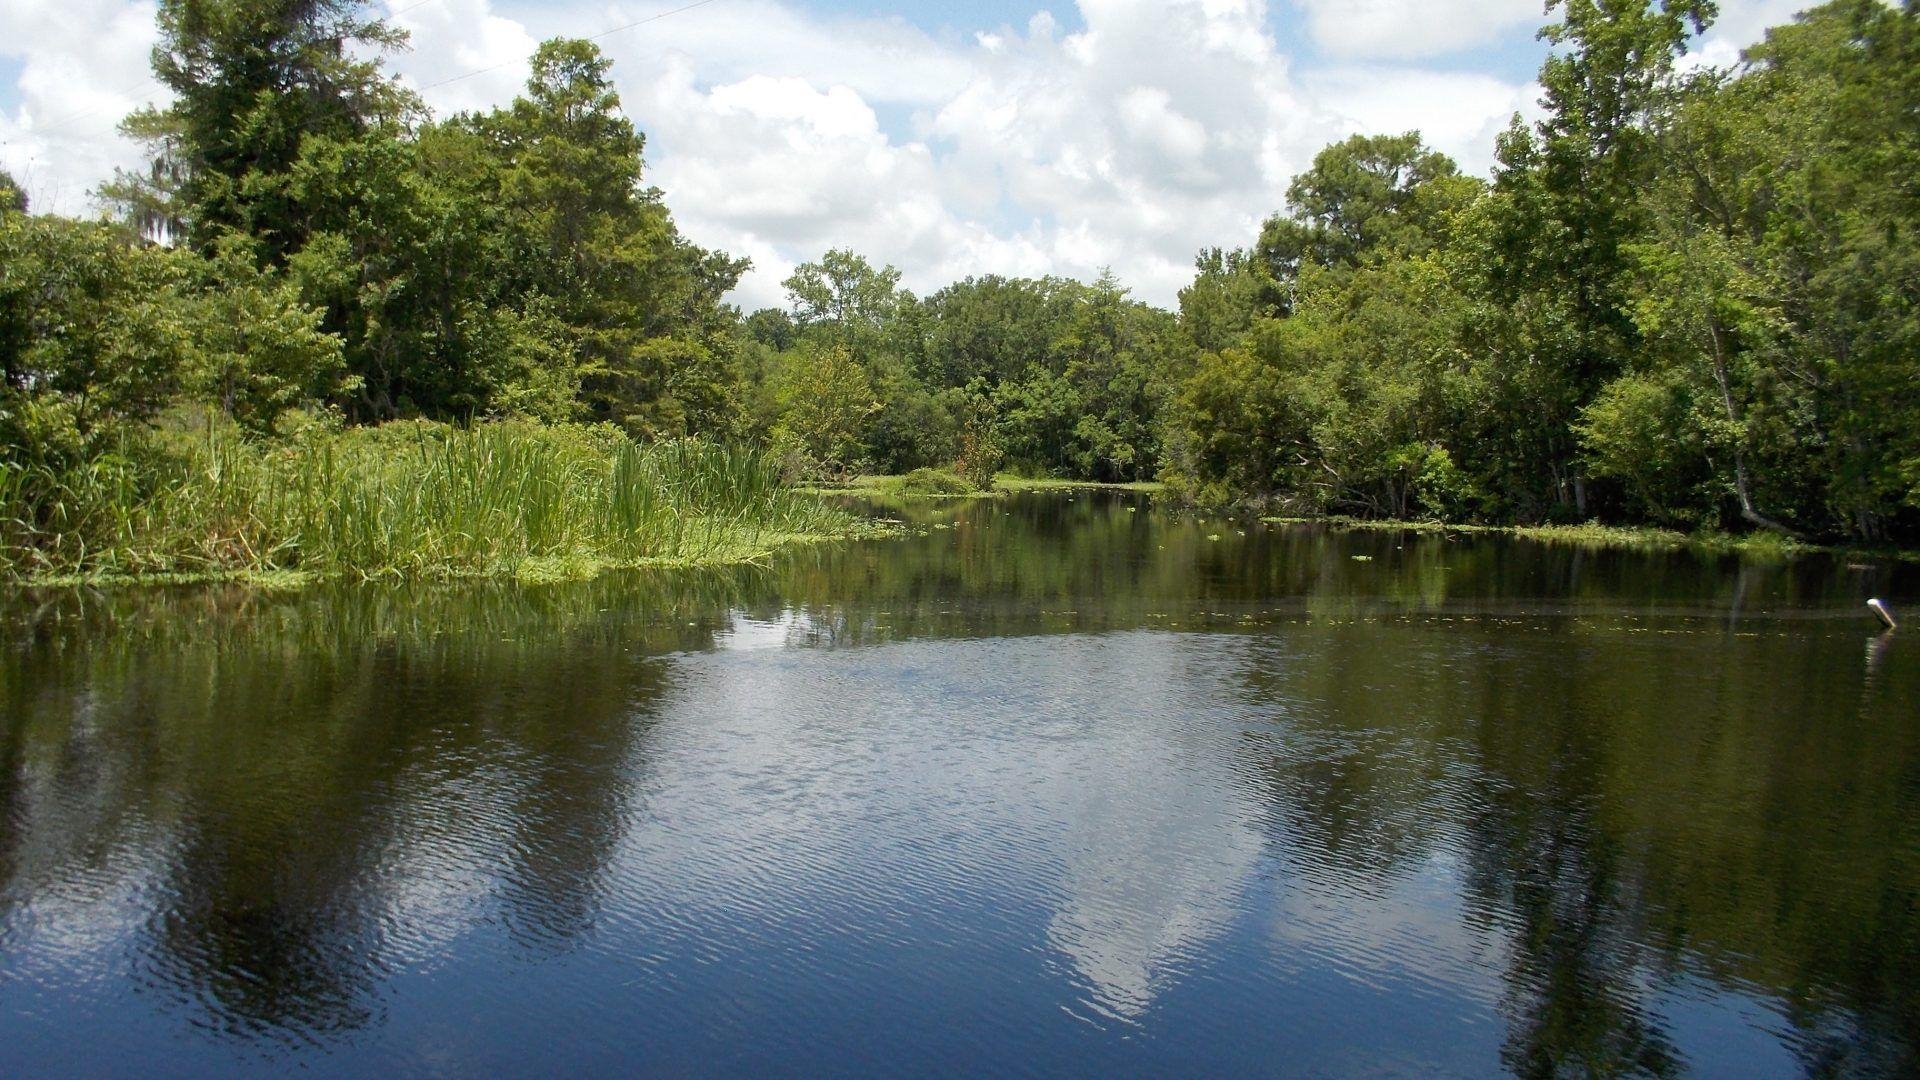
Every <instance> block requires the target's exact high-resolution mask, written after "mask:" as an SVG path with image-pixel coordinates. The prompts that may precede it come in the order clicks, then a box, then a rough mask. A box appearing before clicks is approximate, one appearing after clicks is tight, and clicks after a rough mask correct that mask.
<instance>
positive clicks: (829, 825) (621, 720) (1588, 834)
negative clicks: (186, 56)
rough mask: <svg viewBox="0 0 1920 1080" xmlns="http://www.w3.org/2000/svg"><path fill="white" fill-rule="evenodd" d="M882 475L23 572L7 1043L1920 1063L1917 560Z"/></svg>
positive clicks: (31, 1066) (244, 1066)
mask: <svg viewBox="0 0 1920 1080" xmlns="http://www.w3.org/2000/svg"><path fill="white" fill-rule="evenodd" d="M910 514H911V515H912V516H914V517H915V518H917V519H918V520H919V521H921V523H922V524H924V525H929V526H931V527H930V528H928V529H927V531H926V533H925V534H924V535H923V536H920V537H917V538H914V539H909V540H903V541H893V542H885V543H872V544H861V545H846V546H840V547H830V548H817V549H809V550H804V551H799V552H794V553H790V554H788V555H785V556H782V557H780V558H777V559H776V560H774V561H773V563H772V564H771V565H769V566H767V567H762V568H745V569H741V570H735V571H728V572H724V573H703V574H678V575H668V574H636V575H628V576H623V577H613V578H606V579H602V580H599V581H595V582H590V583H585V584H578V585H568V586H552V587H527V588H514V587H502V586H466V587H453V588H444V587H443V588H413V589H408V588H401V587H387V586H382V587H372V586H363V587H354V588H345V587H342V588H337V589H328V590H319V591H311V592H304V593H294V594H277V595H276V594H259V593H254V592H249V591H247V590H242V589H232V588H217V589H183V590H148V591H140V592H121V593H83V592H62V593H46V594H36V595H33V596H29V597H22V598H19V599H17V600H16V601H15V602H13V603H12V604H11V606H10V607H8V608H7V609H6V611H5V613H4V616H3V619H4V621H0V626H4V629H5V639H4V640H5V651H4V655H0V1074H6V1075H11V1076H28V1075H34V1076H42V1075H66V1074H89V1075H114V1074H118V1075H129V1074H138V1075H141V1076H154V1075H180V1076H197V1075H206V1074H209V1073H215V1072H231V1071H244V1072H254V1073H278V1072H281V1071H284V1070H286V1069H288V1068H300V1069H302V1070H304V1071H306V1072H309V1073H313V1074H319V1075H368V1074H380V1075H389V1074H392V1073H395V1072H399V1073H403V1074H439V1073H452V1074H460V1075H472V1074H486V1073H494V1074H506V1075H519V1074H530V1073H539V1074H551V1073H556V1072H562V1071H567V1072H571V1071H579V1070H595V1071H600V1072H613V1071H615V1070H618V1071H620V1072H623V1073H631V1072H647V1073H655V1074H667V1075H675V1074H682V1075H684V1074H700V1075H714V1074H733V1075H740V1074H752V1075H814V1074H820V1073H832V1074H862V1073H889V1074H894V1073H947V1074H975V1073H980V1072H995V1073H1000V1072H1014V1073H1031V1074H1039V1075H1064V1074H1072V1075H1086V1074H1100V1073H1105V1072H1111V1071H1116V1070H1124V1071H1127V1072H1135V1073H1137V1072H1152V1073H1176V1074H1188V1075H1221V1074H1246V1073H1256V1074H1270V1073H1285V1074H1288V1075H1340V1076H1344V1075H1368V1076H1374V1075H1406V1076H1415V1075H1417V1076H1426V1075H1436V1074H1438V1075H1448V1074H1451V1075H1488V1074H1497V1073H1500V1072H1502V1071H1508V1072H1517V1073H1523V1074H1542V1073H1549V1072H1552V1071H1554V1070H1556V1069H1558V1070H1560V1071H1561V1072H1563V1073H1569V1074H1581V1073H1586V1072H1593V1071H1604V1072H1617V1071H1632V1072H1641V1073H1652V1074H1679V1073H1689V1074H1699V1075H1720V1076H1767V1075H1794V1074H1800V1073H1815V1074H1824V1073H1832V1074H1849V1075H1858V1074H1869V1075H1870V1074H1875V1073H1878V1074H1885V1075H1897V1074H1911V1073H1913V1072H1914V1071H1915V1070H1916V1068H1920V722H1917V719H1920V718H1917V716H1916V714H1920V709H1916V708H1915V706H1916V703H1920V635H1916V634H1915V633H1913V632H1911V630H1912V628H1909V630H1908V631H1903V632H1902V633H1900V634H1895V635H1892V636H1891V637H1883V636H1881V635H1879V634H1878V633H1877V632H1876V630H1877V628H1876V626H1875V625H1874V624H1873V623H1872V622H1871V621H1870V620H1869V618H1868V617H1867V615H1866V612H1865V609H1864V607H1863V606H1862V601H1863V599H1864V598H1865V597H1866V596H1868V595H1879V596H1883V597H1887V598H1889V599H1890V600H1892V602H1893V604H1894V607H1895V610H1896V611H1901V610H1903V609H1904V610H1907V611H1910V612H1911V613H1912V614H1913V615H1914V616H1915V618H1916V621H1920V573H1917V572H1916V571H1920V567H1915V566H1912V565H1900V564H1895V563H1888V562H1885V561H1880V560H1867V561H1865V562H1856V563H1854V564H1851V565H1850V564H1849V563H1848V562H1847V561H1845V560H1827V559H1808V560H1800V561H1797V562H1792V563H1752V562H1749V563H1742V562H1740V561H1739V560H1735V559H1728V558H1719V557H1710V556H1703V555H1698V554H1686V553H1680V554H1636V553H1626V552H1596V551H1589V550H1582V549H1578V548H1569V547H1553V546H1543V545H1538V544H1531V543H1524V542H1518V541H1510V540H1505V539H1501V538H1489V537H1479V538H1467V537H1452V538H1448V537H1439V536H1427V537H1422V536H1414V535H1403V534H1392V533H1348V534H1341V533H1333V532H1327V531H1324V530H1319V529H1312V528H1298V527H1296V528H1284V529H1273V530H1267V529H1262V528H1259V527H1254V528H1250V529H1249V528H1245V527H1243V526H1237V525H1233V524H1230V523H1226V522H1221V521H1218V520H1214V521H1180V520H1175V519H1173V518H1170V517H1168V516H1165V515H1163V514H1160V513H1158V512H1156V511H1155V510H1154V509H1153V508H1152V506H1151V505H1150V504H1149V503H1147V502H1145V501H1144V500H1141V499H1137V498H1134V497H1128V496H1090V495H1087V494H1081V495H1077V496H1073V497H1071V498H1070V497H1068V496H1063V495H1042V496H1028V497H1021V498H1015V499H1007V500H999V501H993V502H977V503H948V504H941V505H938V506H930V505H926V504H923V505H922V506H921V507H920V508H918V509H915V510H912V511H910ZM1243 533H1244V535H1243Z"/></svg>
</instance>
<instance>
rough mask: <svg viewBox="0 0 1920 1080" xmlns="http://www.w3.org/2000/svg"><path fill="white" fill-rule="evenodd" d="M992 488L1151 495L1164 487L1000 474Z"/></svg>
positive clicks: (1139, 482) (1150, 483)
mask: <svg viewBox="0 0 1920 1080" xmlns="http://www.w3.org/2000/svg"><path fill="white" fill-rule="evenodd" d="M993 486H994V488H995V489H997V490H999V491H1072V490H1075V489H1080V488H1092V489H1097V490H1102V491H1135V492H1141V493H1144V494H1153V493H1155V492H1158V491H1161V490H1162V489H1164V488H1165V487H1166V485H1165V484H1162V483H1160V482H1159V481H1158V480H1136V481H1134V482H1132V483H1128V484H1108V483H1101V482H1099V481H1096V480H1063V479H1060V478H1059V477H1052V476H1038V477H1036V476H1015V475H1014V474H1012V473H1001V474H1000V475H999V476H996V477H994V478H993Z"/></svg>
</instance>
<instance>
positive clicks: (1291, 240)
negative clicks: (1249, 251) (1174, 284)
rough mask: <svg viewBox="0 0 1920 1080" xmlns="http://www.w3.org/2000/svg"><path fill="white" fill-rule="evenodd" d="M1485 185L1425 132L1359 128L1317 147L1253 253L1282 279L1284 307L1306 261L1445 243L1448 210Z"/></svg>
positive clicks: (1355, 261) (1354, 260)
mask: <svg viewBox="0 0 1920 1080" xmlns="http://www.w3.org/2000/svg"><path fill="white" fill-rule="evenodd" d="M1482 186H1483V185H1481V184H1480V182H1479V181H1477V180H1473V179H1470V178H1467V177H1462V176H1461V175H1460V170H1459V167H1458V166H1457V165H1455V164H1454V162H1453V159H1452V158H1449V157H1447V156H1446V155H1445V154H1442V153H1439V152H1437V151H1434V150H1431V149H1429V148H1428V147H1427V146H1426V145H1425V144H1424V143H1422V142H1421V140H1420V133H1419V132H1417V131H1409V132H1407V133H1405V134H1403V135H1355V136H1352V137H1350V138H1348V139H1345V140H1343V141H1341V142H1337V143H1334V144H1333V145H1331V146H1328V147H1327V148H1326V149H1324V150H1322V151H1320V152H1319V153H1318V154H1316V155H1314V159H1313V167H1312V168H1310V169H1308V170H1307V171H1306V172H1304V173H1301V174H1300V175H1299V176H1297V177H1295V178H1294V180H1293V183H1292V184H1290V185H1288V187H1287V207H1288V211H1289V212H1288V213H1287V214H1284V215H1282V214H1276V215H1274V216H1273V217H1271V218H1268V219H1267V222H1266V224H1265V225H1263V226H1262V227H1261V229H1260V237H1259V240H1258V241H1257V242H1256V243H1255V245H1254V252H1255V255H1256V257H1257V259H1258V261H1259V262H1260V264H1262V265H1263V266H1264V268H1265V270H1266V272H1267V275H1268V276H1269V277H1271V278H1272V280H1273V281H1274V282H1276V283H1277V284H1278V286H1279V291H1278V293H1277V294H1276V295H1274V297H1273V301H1274V303H1276V304H1277V306H1279V307H1280V308H1281V309H1282V310H1283V311H1284V310H1285V309H1286V308H1287V307H1288V305H1290V304H1291V302H1292V290H1293V286H1294V283H1295V282H1296V281H1297V280H1298V278H1299V276H1300V274H1301V271H1302V270H1303V269H1304V268H1306V267H1320V268H1323V269H1336V268H1353V267H1357V266H1360V265H1362V264H1363V263H1365V262H1367V261H1368V260H1370V259H1375V258H1380V257H1386V256H1392V255H1417V254H1420V253H1422V252H1425V251H1430V250H1432V249H1433V248H1434V247H1436V246H1438V245H1439V244H1440V243H1442V242H1443V241H1444V240H1445V238H1446V236H1447V230H1448V227H1449V218H1450V215H1451V214H1453V213H1454V212H1455V211H1457V210H1458V209H1459V208H1460V207H1461V206H1462V205H1463V204H1465V203H1469V202H1471V201H1473V199H1475V198H1477V197H1478V195H1479V193H1480V189H1481V187H1482Z"/></svg>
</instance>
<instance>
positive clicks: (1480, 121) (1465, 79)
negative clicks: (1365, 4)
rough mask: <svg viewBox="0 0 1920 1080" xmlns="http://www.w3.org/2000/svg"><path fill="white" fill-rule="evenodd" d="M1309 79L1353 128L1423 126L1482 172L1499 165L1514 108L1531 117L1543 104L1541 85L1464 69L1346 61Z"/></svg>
mask: <svg viewBox="0 0 1920 1080" xmlns="http://www.w3.org/2000/svg"><path fill="white" fill-rule="evenodd" d="M1303 84H1304V85H1305V86H1306V87H1307V88H1308V89H1309V90H1310V91H1311V92H1312V93H1313V95H1314V97H1315V98H1316V99H1318V100H1321V101H1326V102H1329V103H1330V105H1329V107H1330V108H1332V109H1334V110H1336V111H1337V112H1338V114H1339V116H1340V118H1341V119H1342V121H1344V122H1345V124H1346V125H1347V127H1348V128H1349V129H1350V130H1352V131H1356V132H1370V133H1381V132H1386V133H1394V134H1397V133H1399V132H1403V131H1416V130H1417V131H1419V132H1420V134H1421V136H1422V138H1424V139H1425V140H1426V142H1427V144H1428V145H1429V146H1432V147H1435V148H1436V149H1439V150H1442V151H1445V152H1446V153H1448V154H1450V155H1452V157H1453V159H1454V160H1455V161H1458V162H1459V163H1460V167H1461V169H1462V170H1464V171H1466V172H1469V173H1472V174H1474V175H1485V174H1486V173H1487V171H1488V170H1489V169H1491V168H1492V167H1493V144H1494V138H1495V137H1496V136H1497V135H1499V133H1500V132H1501V130H1502V129H1504V128H1505V127H1506V125H1507V121H1508V119H1509V118H1510V117H1511V116H1512V115H1513V114H1514V113H1516V112H1518V113H1521V114H1522V115H1524V116H1527V117H1529V118H1531V117H1533V116H1534V115H1536V114H1538V113H1539V111H1540V108H1539V103H1538V99H1539V96H1540V95H1539V88H1538V87H1537V86H1534V85H1532V84H1528V85H1524V86H1522V85H1516V84H1514V83H1509V82H1505V81H1503V80H1500V79H1495V78H1492V77H1490V76H1486V75H1474V74H1467V73H1460V72H1437V71H1421V70H1418V69H1406V68H1390V67H1376V66H1364V67H1361V66H1356V67H1341V68H1332V69H1327V70H1324V71H1319V72H1315V73H1313V74H1312V75H1309V76H1307V77H1306V78H1305V79H1304V80H1303Z"/></svg>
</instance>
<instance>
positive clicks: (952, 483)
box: [804, 469, 1166, 499]
mask: <svg viewBox="0 0 1920 1080" xmlns="http://www.w3.org/2000/svg"><path fill="white" fill-rule="evenodd" d="M1165 486H1166V485H1164V484H1161V483H1159V482H1158V481H1153V480H1142V481H1137V482H1134V483H1130V484H1109V483H1102V482H1100V481H1097V480H1063V479H1060V478H1058V477H1032V476H1016V475H1014V474H1013V473H1001V474H999V475H998V476H995V477H994V478H993V486H992V487H991V488H980V487H976V486H974V485H973V483H972V482H971V481H969V480H967V479H966V478H965V477H962V476H961V475H959V474H958V473H955V472H951V471H948V470H946V469H915V470H914V471H912V472H910V473H907V474H906V475H905V476H886V475H878V474H864V475H861V476H855V477H852V478H850V479H848V480H847V481H846V482H845V483H840V484H831V485H827V484H823V485H820V486H817V487H811V488H806V489H804V490H806V491H810V492H813V493H816V494H823V495H882V496H894V497H905V498H923V499H977V498H984V497H988V496H993V495H1005V494H1010V493H1013V492H1027V491H1079V490H1100V491H1133V492H1140V493H1145V494H1153V493H1157V492H1159V491H1161V490H1163V489H1164V488H1165Z"/></svg>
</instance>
